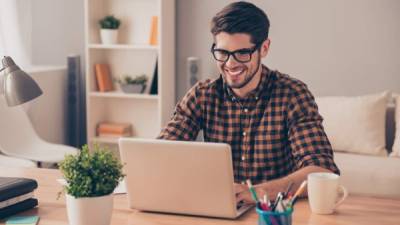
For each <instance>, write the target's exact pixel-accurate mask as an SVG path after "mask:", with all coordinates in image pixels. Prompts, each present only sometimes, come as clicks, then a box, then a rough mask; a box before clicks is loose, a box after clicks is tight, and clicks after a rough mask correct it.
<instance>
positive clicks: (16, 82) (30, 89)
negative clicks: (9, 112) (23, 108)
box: [0, 56, 43, 106]
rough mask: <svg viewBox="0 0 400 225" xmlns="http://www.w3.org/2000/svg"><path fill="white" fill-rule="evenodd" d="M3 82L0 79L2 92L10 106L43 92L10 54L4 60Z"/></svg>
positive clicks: (0, 90)
mask: <svg viewBox="0 0 400 225" xmlns="http://www.w3.org/2000/svg"><path fill="white" fill-rule="evenodd" d="M2 63H3V69H1V70H0V72H1V71H3V70H4V76H3V83H1V80H0V85H1V86H0V94H4V95H5V98H6V102H7V105H8V106H17V105H20V104H23V103H25V102H28V101H30V100H32V99H34V98H36V97H39V96H40V95H41V94H42V93H43V92H42V90H41V89H40V87H39V85H37V84H36V82H35V81H34V80H33V79H32V78H31V77H30V76H29V75H28V74H27V73H25V72H24V71H22V70H21V69H20V68H19V67H18V66H17V65H16V64H15V63H14V60H12V59H11V57H9V56H4V58H3V60H2ZM0 77H1V76H0Z"/></svg>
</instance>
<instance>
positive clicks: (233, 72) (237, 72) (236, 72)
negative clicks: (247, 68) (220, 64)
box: [227, 70, 243, 76]
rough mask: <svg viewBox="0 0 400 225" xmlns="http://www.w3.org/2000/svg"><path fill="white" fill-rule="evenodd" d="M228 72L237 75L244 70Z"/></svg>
mask: <svg viewBox="0 0 400 225" xmlns="http://www.w3.org/2000/svg"><path fill="white" fill-rule="evenodd" d="M227 72H228V73H230V74H231V75H233V76H237V75H239V74H241V73H242V72H243V70H237V71H229V70H227Z"/></svg>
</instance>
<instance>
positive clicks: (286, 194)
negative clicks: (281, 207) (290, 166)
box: [283, 181, 294, 198]
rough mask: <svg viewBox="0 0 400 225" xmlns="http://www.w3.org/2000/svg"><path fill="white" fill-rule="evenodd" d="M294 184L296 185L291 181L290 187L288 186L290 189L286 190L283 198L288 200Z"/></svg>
mask: <svg viewBox="0 0 400 225" xmlns="http://www.w3.org/2000/svg"><path fill="white" fill-rule="evenodd" d="M293 184H294V183H293V181H290V182H289V185H288V187H287V188H286V191H285V192H284V193H283V198H287V196H288V194H289V192H290V190H291V189H292V187H293Z"/></svg>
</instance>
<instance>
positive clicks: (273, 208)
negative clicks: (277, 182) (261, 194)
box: [271, 192, 283, 211]
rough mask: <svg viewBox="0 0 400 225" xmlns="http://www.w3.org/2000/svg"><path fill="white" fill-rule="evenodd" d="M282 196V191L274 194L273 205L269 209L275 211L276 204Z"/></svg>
mask: <svg viewBox="0 0 400 225" xmlns="http://www.w3.org/2000/svg"><path fill="white" fill-rule="evenodd" d="M282 198H283V195H282V192H279V193H278V195H277V196H276V199H275V201H274V205H273V206H272V208H271V211H275V209H276V206H278V204H279V202H280V201H281V200H282Z"/></svg>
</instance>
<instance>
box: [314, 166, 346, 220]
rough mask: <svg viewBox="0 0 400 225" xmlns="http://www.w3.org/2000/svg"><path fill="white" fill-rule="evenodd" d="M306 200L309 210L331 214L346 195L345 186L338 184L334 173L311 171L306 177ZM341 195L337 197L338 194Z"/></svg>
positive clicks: (337, 177) (337, 178)
mask: <svg viewBox="0 0 400 225" xmlns="http://www.w3.org/2000/svg"><path fill="white" fill-rule="evenodd" d="M307 191H308V202H309V203H310V208H311V212H313V213H316V214H331V213H333V212H334V210H335V208H336V207H338V206H339V205H340V204H341V203H342V202H343V201H344V200H345V199H346V197H347V195H348V193H347V190H346V188H344V187H343V186H342V185H339V176H338V175H337V174H334V173H311V174H309V175H308V177H307ZM340 193H342V197H341V198H340V199H339V195H340Z"/></svg>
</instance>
